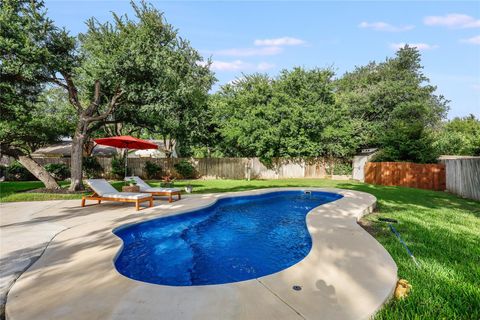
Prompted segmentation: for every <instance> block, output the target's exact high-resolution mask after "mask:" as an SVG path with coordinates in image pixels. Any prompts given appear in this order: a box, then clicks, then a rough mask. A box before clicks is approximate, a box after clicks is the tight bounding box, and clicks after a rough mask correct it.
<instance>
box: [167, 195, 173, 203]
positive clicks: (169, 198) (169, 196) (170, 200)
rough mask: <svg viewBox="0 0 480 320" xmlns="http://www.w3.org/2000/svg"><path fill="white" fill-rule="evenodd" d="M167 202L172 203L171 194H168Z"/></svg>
mask: <svg viewBox="0 0 480 320" xmlns="http://www.w3.org/2000/svg"><path fill="white" fill-rule="evenodd" d="M168 202H173V199H172V194H171V193H169V194H168Z"/></svg>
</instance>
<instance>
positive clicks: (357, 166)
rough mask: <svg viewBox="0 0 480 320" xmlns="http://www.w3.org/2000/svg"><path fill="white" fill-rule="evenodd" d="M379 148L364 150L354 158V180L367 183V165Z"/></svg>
mask: <svg viewBox="0 0 480 320" xmlns="http://www.w3.org/2000/svg"><path fill="white" fill-rule="evenodd" d="M377 150H378V149H377V148H370V149H363V150H362V152H360V153H359V154H358V155H356V156H354V157H353V175H352V178H353V180H358V181H362V182H363V181H365V165H366V164H367V162H368V161H370V159H371V158H372V157H373V156H374V155H375V153H376V152H377Z"/></svg>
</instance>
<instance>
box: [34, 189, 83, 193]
mask: <svg viewBox="0 0 480 320" xmlns="http://www.w3.org/2000/svg"><path fill="white" fill-rule="evenodd" d="M25 192H26V193H54V194H83V193H85V192H88V190H84V191H70V190H68V189H65V188H60V189H47V188H38V189H33V190H28V191H25Z"/></svg>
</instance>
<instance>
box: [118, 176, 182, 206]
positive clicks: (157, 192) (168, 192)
mask: <svg viewBox="0 0 480 320" xmlns="http://www.w3.org/2000/svg"><path fill="white" fill-rule="evenodd" d="M132 179H133V180H135V182H136V183H137V186H139V187H140V192H146V193H150V194H151V195H152V196H168V202H172V201H173V196H174V195H177V196H178V200H180V199H181V197H182V196H181V195H180V189H178V188H161V187H159V188H154V187H151V186H149V185H148V184H147V183H146V182H145V181H143V180H142V179H141V178H140V177H137V176H131V177H126V178H125V181H129V180H132Z"/></svg>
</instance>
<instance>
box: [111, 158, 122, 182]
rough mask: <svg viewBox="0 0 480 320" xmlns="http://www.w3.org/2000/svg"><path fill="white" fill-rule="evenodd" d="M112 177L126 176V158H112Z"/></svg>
mask: <svg viewBox="0 0 480 320" xmlns="http://www.w3.org/2000/svg"><path fill="white" fill-rule="evenodd" d="M111 173H112V175H114V176H115V177H117V178H123V177H124V176H125V158H123V157H113V158H112V172H111Z"/></svg>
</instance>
